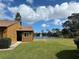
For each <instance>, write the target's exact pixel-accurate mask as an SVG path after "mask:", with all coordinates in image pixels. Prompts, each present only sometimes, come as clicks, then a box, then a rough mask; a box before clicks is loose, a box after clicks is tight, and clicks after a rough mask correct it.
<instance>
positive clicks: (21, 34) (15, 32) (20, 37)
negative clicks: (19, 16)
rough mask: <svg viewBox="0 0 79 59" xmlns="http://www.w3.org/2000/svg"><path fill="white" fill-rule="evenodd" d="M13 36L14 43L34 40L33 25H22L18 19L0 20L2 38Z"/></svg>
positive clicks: (0, 36) (0, 35)
mask: <svg viewBox="0 0 79 59" xmlns="http://www.w3.org/2000/svg"><path fill="white" fill-rule="evenodd" d="M5 37H8V38H11V39H12V43H15V42H17V41H23V42H32V41H33V29H32V27H31V26H28V27H22V26H21V25H20V23H19V22H18V21H12V20H0V38H5Z"/></svg>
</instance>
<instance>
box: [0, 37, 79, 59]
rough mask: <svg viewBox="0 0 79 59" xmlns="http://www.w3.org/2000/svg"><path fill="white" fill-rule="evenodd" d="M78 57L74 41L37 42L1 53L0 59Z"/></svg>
mask: <svg viewBox="0 0 79 59" xmlns="http://www.w3.org/2000/svg"><path fill="white" fill-rule="evenodd" d="M77 55H78V51H77V50H76V46H75V45H74V43H73V40H70V39H67V40H62V39H60V40H35V41H34V42H33V43H22V44H21V45H19V46H18V47H17V48H15V49H14V50H12V51H4V52H0V59H79V57H78V56H77Z"/></svg>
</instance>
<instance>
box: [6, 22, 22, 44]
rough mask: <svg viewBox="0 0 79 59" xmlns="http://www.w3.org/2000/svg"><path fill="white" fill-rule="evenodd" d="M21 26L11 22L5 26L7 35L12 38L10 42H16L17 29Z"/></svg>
mask: <svg viewBox="0 0 79 59" xmlns="http://www.w3.org/2000/svg"><path fill="white" fill-rule="evenodd" d="M19 28H21V26H20V24H19V23H16V24H13V25H11V26H9V27H8V28H7V37H9V38H11V39H12V44H13V43H15V42H17V29H19Z"/></svg>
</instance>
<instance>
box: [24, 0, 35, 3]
mask: <svg viewBox="0 0 79 59" xmlns="http://www.w3.org/2000/svg"><path fill="white" fill-rule="evenodd" d="M26 2H28V3H30V4H32V3H33V2H34V0H26Z"/></svg>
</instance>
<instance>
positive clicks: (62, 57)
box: [56, 50, 79, 59]
mask: <svg viewBox="0 0 79 59" xmlns="http://www.w3.org/2000/svg"><path fill="white" fill-rule="evenodd" d="M56 56H57V58H58V59H79V50H63V51H61V52H59V53H57V54H56Z"/></svg>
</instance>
